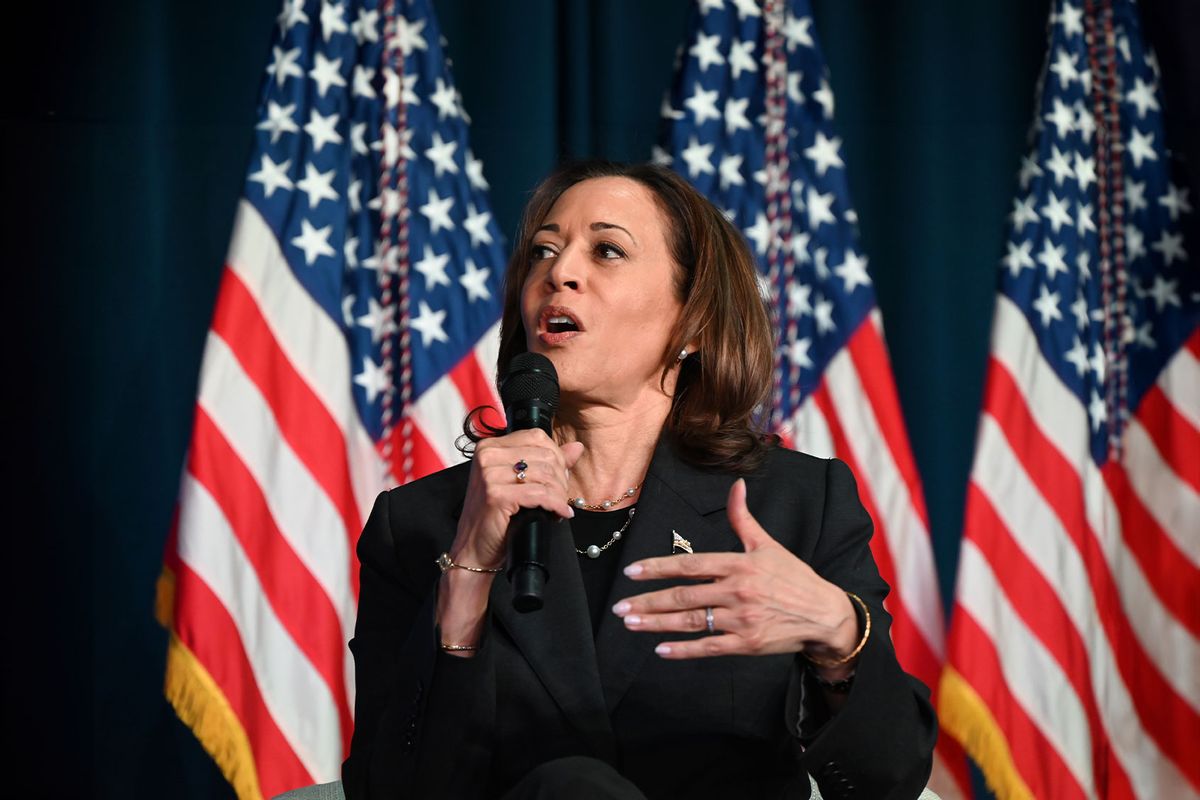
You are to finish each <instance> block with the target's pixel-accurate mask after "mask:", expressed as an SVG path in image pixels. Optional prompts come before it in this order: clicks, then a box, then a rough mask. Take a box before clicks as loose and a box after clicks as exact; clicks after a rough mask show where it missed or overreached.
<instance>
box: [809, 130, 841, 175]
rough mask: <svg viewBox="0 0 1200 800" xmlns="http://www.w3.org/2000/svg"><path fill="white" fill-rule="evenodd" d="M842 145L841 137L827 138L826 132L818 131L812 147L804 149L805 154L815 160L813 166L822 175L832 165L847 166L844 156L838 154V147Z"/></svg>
mask: <svg viewBox="0 0 1200 800" xmlns="http://www.w3.org/2000/svg"><path fill="white" fill-rule="evenodd" d="M841 146H842V140H841V139H840V138H839V137H837V136H834V137H833V138H832V139H827V138H826V137H825V134H824V133H822V132H821V131H817V138H816V141H814V142H813V144H812V146H811V147H807V148H805V149H804V155H806V156H808V158H809V159H810V160H811V161H812V162H813V168H814V169H815V170H816V171H817V175H818V176H822V175H824V174H825V170H827V169H829V168H830V167H844V166H845V163H844V162H843V161H842V157H841V156H840V155H838V148H839V147H841Z"/></svg>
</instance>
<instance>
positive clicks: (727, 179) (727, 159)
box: [717, 153, 746, 190]
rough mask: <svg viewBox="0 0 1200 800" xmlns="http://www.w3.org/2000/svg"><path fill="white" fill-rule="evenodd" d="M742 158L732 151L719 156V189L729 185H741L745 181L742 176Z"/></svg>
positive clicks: (726, 187)
mask: <svg viewBox="0 0 1200 800" xmlns="http://www.w3.org/2000/svg"><path fill="white" fill-rule="evenodd" d="M743 160H744V158H743V157H742V156H739V155H735V154H733V153H728V154H726V155H723V156H721V166H720V167H718V168H717V170H718V172H719V173H720V176H721V189H722V190H725V189H728V188H729V187H730V186H741V185H742V184H744V183H745V182H746V179H745V178H743V177H742V161H743Z"/></svg>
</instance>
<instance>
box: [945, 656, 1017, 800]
mask: <svg viewBox="0 0 1200 800" xmlns="http://www.w3.org/2000/svg"><path fill="white" fill-rule="evenodd" d="M937 713H938V721H939V722H940V723H941V726H942V729H943V730H945V731H946V732H947V733H949V734H950V735H951V736H953V737H954V738H955V739H957V740H958V741H959V742H960V743H961V744H962V746H963V749H965V750H966V751H967V753H968V754H970V756H971V758H972V759H974V760H975V763H976V764H978V765H979V768H980V769H981V770H983V775H984V778H986V779H987V784H988V788H990V789H991V790H992V791H993V792H995V794H996V797H998V798H999V799H1000V800H1032V798H1033V792H1031V791H1030V790H1029V786H1028V785H1027V784H1026V783H1025V781H1024V779H1023V778H1021V773H1020V772H1018V771H1017V765H1016V764H1014V763H1013V759H1012V752H1011V751H1010V750H1009V749H1008V741H1007V740H1006V739H1005V738H1004V734H1003V733H1002V732H1001V730H1000V726H999V725H998V724H997V723H996V718H995V717H993V716H992V712H991V710H989V709H988V707H987V705H986V704H985V703H984V702H983V699H982V698H981V697H980V696H979V694H978V693H976V691H975V689H973V688H972V687H971V685H970V684H969V683H967V681H966V679H964V678H963V677H962V675H960V674H958V672H957V671H956V670H955V669H953V668H952V667H945V668H943V669H942V677H941V682H940V684H939V685H938V712H937Z"/></svg>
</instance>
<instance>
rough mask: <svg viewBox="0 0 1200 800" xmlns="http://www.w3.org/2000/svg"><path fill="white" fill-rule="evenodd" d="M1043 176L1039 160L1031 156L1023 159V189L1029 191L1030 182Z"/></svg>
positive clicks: (1021, 176) (1021, 177)
mask: <svg viewBox="0 0 1200 800" xmlns="http://www.w3.org/2000/svg"><path fill="white" fill-rule="evenodd" d="M1041 174H1042V168H1041V167H1039V166H1038V163H1037V159H1035V158H1033V157H1031V156H1024V157H1023V158H1022V159H1021V175H1020V181H1021V188H1022V189H1028V188H1029V182H1030V181H1031V180H1033V179H1034V178H1036V177H1037V176H1039V175H1041Z"/></svg>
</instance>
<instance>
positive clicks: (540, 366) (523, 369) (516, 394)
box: [500, 353, 558, 613]
mask: <svg viewBox="0 0 1200 800" xmlns="http://www.w3.org/2000/svg"><path fill="white" fill-rule="evenodd" d="M500 400H501V402H503V403H504V415H505V417H506V418H507V420H508V432H509V433H512V432H513V431H523V430H531V429H533V428H540V429H541V430H543V431H545V432H546V435H547V436H552V435H553V434H552V430H551V424H552V423H553V421H554V412H556V411H558V373H557V372H556V371H555V369H554V364H552V363H551V362H550V359H548V358H546V357H545V356H543V355H541V354H539V353H521V354H519V355H517V356H515V357H514V358H513V360H512V362H511V363H510V364H509V365H508V374H506V375H505V376H504V378H503V379H502V380H501V381H500ZM554 521H555V520H554V514H552V513H551V512H549V511H546V510H545V509H542V508H522V509H520V510H519V511H517V513H516V514H514V515H513V517H512V520H511V521H510V522H509V533H508V567H507V570H506V572H507V574H508V580H509V582H510V583H511V584H512V589H513V608H515V609H516V610H517V611H520V612H522V613H525V612H529V611H537V610H538V609H540V608H541V607H542V605H543V599H542V591H543V589H544V587H545V585H546V583H547V582H548V581H549V580H550V571H549V569H547V567H546V554H547V552H548V551H549V537H550V531H551V528H552V527H553V525H554Z"/></svg>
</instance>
